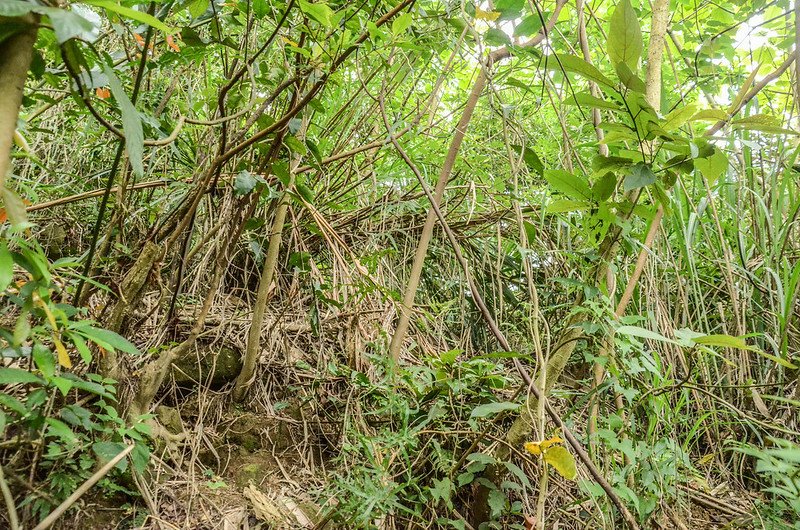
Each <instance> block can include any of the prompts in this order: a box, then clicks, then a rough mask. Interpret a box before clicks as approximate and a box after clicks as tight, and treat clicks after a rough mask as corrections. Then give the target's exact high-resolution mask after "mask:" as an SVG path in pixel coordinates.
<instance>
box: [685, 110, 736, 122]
mask: <svg viewBox="0 0 800 530" xmlns="http://www.w3.org/2000/svg"><path fill="white" fill-rule="evenodd" d="M729 117H730V116H729V115H728V113H727V112H725V111H724V110H720V109H705V110H701V111H700V112H698V113H697V114H695V115H694V116H692V117H691V118H690V119H689V121H725V120H727V119H728V118H729Z"/></svg>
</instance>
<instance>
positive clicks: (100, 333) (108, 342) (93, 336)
mask: <svg viewBox="0 0 800 530" xmlns="http://www.w3.org/2000/svg"><path fill="white" fill-rule="evenodd" d="M77 331H78V332H79V333H80V334H81V335H83V336H84V337H86V338H87V339H89V340H91V341H93V342H95V343H97V344H98V345H99V346H101V347H103V348H109V347H110V348H112V349H115V350H119V351H123V352H125V353H131V354H134V355H138V354H139V350H138V349H137V348H136V346H134V345H133V344H131V343H130V342H129V341H128V340H127V339H126V338H125V337H123V336H122V335H119V334H118V333H114V332H113V331H110V330H108V329H103V328H96V327H94V326H81V327H80V328H78V329H77Z"/></svg>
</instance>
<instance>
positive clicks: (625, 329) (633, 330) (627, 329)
mask: <svg viewBox="0 0 800 530" xmlns="http://www.w3.org/2000/svg"><path fill="white" fill-rule="evenodd" d="M617 333H618V334H620V335H628V336H629V337H637V338H640V339H650V340H657V341H661V342H668V343H670V344H678V343H677V342H675V341H674V340H672V339H668V338H667V337H665V336H664V335H662V334H660V333H656V332H655V331H650V330H649V329H645V328H640V327H639V326H620V327H618V328H617Z"/></svg>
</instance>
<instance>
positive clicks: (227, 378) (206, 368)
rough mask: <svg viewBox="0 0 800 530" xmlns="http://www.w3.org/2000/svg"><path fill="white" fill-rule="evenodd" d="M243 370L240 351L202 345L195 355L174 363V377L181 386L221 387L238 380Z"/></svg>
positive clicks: (225, 347)
mask: <svg viewBox="0 0 800 530" xmlns="http://www.w3.org/2000/svg"><path fill="white" fill-rule="evenodd" d="M241 369H242V354H241V353H240V352H239V351H238V350H236V349H234V348H229V347H227V346H221V347H211V346H203V345H201V346H200V347H199V348H198V350H197V351H196V352H195V354H194V355H192V354H190V355H186V356H185V357H182V358H181V359H178V360H177V361H175V363H173V365H172V375H173V377H174V378H175V382H176V383H177V384H179V385H181V386H194V385H197V384H203V385H209V384H210V386H212V387H221V386H223V385H225V384H227V383H230V382H232V381H233V380H234V379H236V377H237V376H238V375H239V372H240V371H241Z"/></svg>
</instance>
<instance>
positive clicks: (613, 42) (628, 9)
mask: <svg viewBox="0 0 800 530" xmlns="http://www.w3.org/2000/svg"><path fill="white" fill-rule="evenodd" d="M643 48H644V43H643V42H642V30H641V28H640V25H639V20H638V18H637V17H636V11H634V10H633V6H631V2H630V0H620V2H619V3H618V4H617V7H616V8H615V9H614V12H613V13H612V14H611V19H610V20H609V22H608V40H607V42H606V51H607V52H608V56H609V58H610V59H611V64H612V65H613V66H614V67H616V66H617V65H618V64H620V63H624V64H626V65H628V67H630V69H631V71H633V72H635V71H636V70H638V69H639V58H640V57H641V55H642V49H643Z"/></svg>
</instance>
